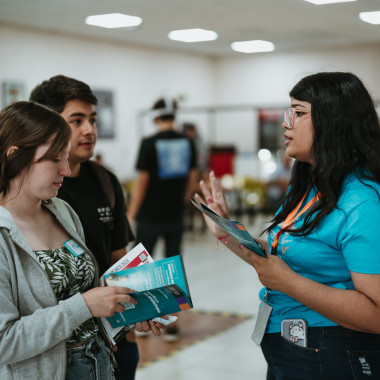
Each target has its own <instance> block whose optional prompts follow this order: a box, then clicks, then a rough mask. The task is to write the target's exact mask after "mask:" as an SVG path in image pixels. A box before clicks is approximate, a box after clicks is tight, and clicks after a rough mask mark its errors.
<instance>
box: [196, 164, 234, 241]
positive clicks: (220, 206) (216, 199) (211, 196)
mask: <svg viewBox="0 0 380 380" xmlns="http://www.w3.org/2000/svg"><path fill="white" fill-rule="evenodd" d="M209 178H210V185H209V187H207V185H206V184H205V182H204V181H201V182H200V183H199V185H200V187H201V190H202V193H203V197H204V199H203V198H202V197H201V196H200V195H199V194H195V199H197V200H198V201H200V202H203V203H205V204H206V205H207V207H208V208H210V209H211V210H212V211H214V212H216V213H217V214H218V215H220V216H222V217H223V218H229V211H228V206H227V203H226V199H225V197H224V193H223V189H222V186H221V185H220V183H219V181H218V180H217V178H216V177H215V173H214V172H213V171H212V172H210V175H209ZM204 217H205V221H206V224H207V227H208V229H209V230H210V232H211V233H212V234H213V235H214V236H216V237H222V236H225V235H226V231H224V230H223V229H222V228H221V227H219V226H218V225H217V224H216V223H214V222H213V221H212V220H211V219H210V218H209V217H207V216H205V215H204Z"/></svg>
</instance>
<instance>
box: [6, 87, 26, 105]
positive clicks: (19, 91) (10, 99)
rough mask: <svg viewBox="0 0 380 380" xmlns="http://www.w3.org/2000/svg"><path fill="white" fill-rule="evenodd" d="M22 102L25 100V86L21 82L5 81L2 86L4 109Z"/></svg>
mask: <svg viewBox="0 0 380 380" xmlns="http://www.w3.org/2000/svg"><path fill="white" fill-rule="evenodd" d="M20 100H25V84H24V83H23V82H20V81H3V82H2V84H1V106H2V108H4V107H6V106H8V105H9V104H12V103H14V102H18V101H20Z"/></svg>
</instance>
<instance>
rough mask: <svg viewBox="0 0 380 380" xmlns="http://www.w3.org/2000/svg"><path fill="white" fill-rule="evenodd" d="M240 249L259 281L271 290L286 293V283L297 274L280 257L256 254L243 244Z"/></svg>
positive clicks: (289, 282)
mask: <svg viewBox="0 0 380 380" xmlns="http://www.w3.org/2000/svg"><path fill="white" fill-rule="evenodd" d="M240 250H241V252H242V254H243V256H244V257H246V259H247V261H248V262H249V263H250V264H251V265H252V266H253V267H254V268H255V270H256V272H257V275H258V277H259V280H260V282H261V283H262V284H263V285H264V286H266V287H268V288H269V289H272V290H277V291H279V292H284V293H286V289H287V285H288V284H291V282H292V281H293V280H294V279H295V277H297V276H299V275H298V274H297V273H296V272H294V271H293V269H291V268H290V267H289V266H288V265H287V264H286V263H285V262H284V261H283V260H282V259H281V258H280V257H278V256H274V255H268V257H267V258H265V257H262V256H259V255H257V254H256V253H254V252H252V251H250V250H249V249H247V248H245V247H244V246H242V245H241V246H240Z"/></svg>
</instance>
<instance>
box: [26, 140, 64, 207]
mask: <svg viewBox="0 0 380 380" xmlns="http://www.w3.org/2000/svg"><path fill="white" fill-rule="evenodd" d="M49 148H50V143H47V144H44V145H40V146H39V147H38V148H37V149H36V153H35V155H34V163H33V164H32V166H31V168H30V170H29V171H28V173H27V174H26V177H25V180H24V181H23V184H22V188H21V191H22V192H23V193H24V194H27V195H28V196H30V197H33V198H37V199H39V200H46V199H50V198H53V197H55V196H57V194H58V190H59V188H60V187H61V186H62V183H63V178H64V177H68V176H69V175H70V167H69V161H68V157H69V151H70V144H69V145H68V146H67V147H66V148H65V149H64V150H63V151H62V152H60V153H59V154H58V155H57V157H54V158H53V159H48V160H43V161H39V162H38V160H39V159H40V158H41V157H43V155H44V154H45V153H46V152H47V151H48V149H49Z"/></svg>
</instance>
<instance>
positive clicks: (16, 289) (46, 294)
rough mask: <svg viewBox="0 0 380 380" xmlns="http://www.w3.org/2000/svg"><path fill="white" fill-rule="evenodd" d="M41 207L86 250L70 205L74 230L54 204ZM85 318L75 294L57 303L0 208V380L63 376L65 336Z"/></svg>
mask: <svg viewBox="0 0 380 380" xmlns="http://www.w3.org/2000/svg"><path fill="white" fill-rule="evenodd" d="M44 206H45V207H47V208H48V209H49V210H50V211H51V212H52V213H53V214H54V215H55V216H56V218H57V220H58V222H59V223H60V224H62V226H63V227H64V228H65V230H66V231H67V232H68V234H69V235H70V236H71V237H72V238H73V239H75V241H76V242H77V243H78V244H79V245H80V246H81V247H82V248H83V249H85V250H86V252H89V251H88V249H87V248H86V246H85V244H84V235H83V229H82V226H81V224H80V221H79V218H78V216H77V215H76V214H75V212H74V211H73V210H72V209H71V207H70V206H69V205H67V204H66V206H67V208H68V210H69V212H70V215H71V216H72V219H73V221H74V224H75V227H76V230H75V229H74V228H73V226H72V225H71V224H70V222H69V221H67V220H66V219H65V218H64V216H62V214H61V212H60V211H59V210H58V209H57V207H56V206H55V204H54V203H53V202H51V203H49V204H44ZM77 231H79V234H78V233H77ZM89 253H90V252H89ZM90 254H91V253H90ZM94 261H95V260H94ZM98 277H99V275H98V273H96V277H95V278H96V279H97V278H98ZM89 318H91V313H90V310H89V309H88V307H87V305H86V303H85V302H84V299H83V297H82V295H81V294H80V293H78V294H76V295H74V296H72V297H70V298H68V299H66V300H64V301H60V302H58V301H57V298H56V296H55V294H54V292H53V289H52V287H51V285H50V281H49V278H48V276H47V274H46V273H45V271H44V270H43V269H42V267H41V266H40V264H39V263H38V261H37V259H36V258H35V256H34V254H33V252H32V250H31V248H30V247H29V245H28V244H27V242H26V241H25V239H24V238H23V236H22V235H21V233H20V231H19V230H18V228H17V227H16V224H15V223H14V221H13V219H12V216H11V214H10V213H9V212H8V211H7V210H6V209H5V208H3V207H1V206H0V379H1V380H8V379H12V380H14V379H20V380H21V379H22V380H24V379H32V380H34V379H35V380H37V379H38V380H43V379H46V380H53V379H54V380H55V379H57V380H58V379H59V380H62V379H65V376H66V366H67V365H66V362H67V349H66V342H65V339H66V338H68V337H69V336H70V335H71V333H72V332H73V330H74V329H76V328H78V327H79V326H80V325H81V324H82V323H83V322H85V321H86V320H87V319H89Z"/></svg>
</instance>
